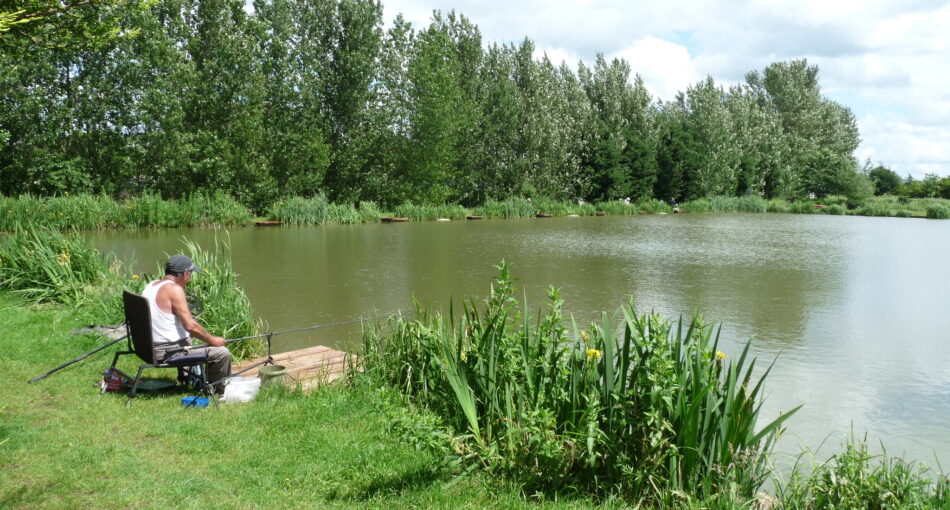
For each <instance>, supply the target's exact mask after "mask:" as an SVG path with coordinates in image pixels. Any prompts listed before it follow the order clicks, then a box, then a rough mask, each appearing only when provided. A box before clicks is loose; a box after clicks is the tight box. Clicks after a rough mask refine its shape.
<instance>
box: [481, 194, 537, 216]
mask: <svg viewBox="0 0 950 510" xmlns="http://www.w3.org/2000/svg"><path fill="white" fill-rule="evenodd" d="M537 213H538V211H537V209H536V207H535V204H534V203H532V202H531V200H529V199H526V198H521V197H512V198H509V199H508V200H505V201H499V200H488V201H487V202H485V203H484V204H483V205H481V206H479V207H476V208H474V209H473V210H472V214H476V215H478V216H485V217H487V218H530V217H532V216H534V215H535V214H537Z"/></svg>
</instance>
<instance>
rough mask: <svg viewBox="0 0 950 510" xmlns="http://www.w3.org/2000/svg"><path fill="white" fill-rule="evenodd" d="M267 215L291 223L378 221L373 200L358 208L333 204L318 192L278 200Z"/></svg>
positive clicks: (321, 223)
mask: <svg viewBox="0 0 950 510" xmlns="http://www.w3.org/2000/svg"><path fill="white" fill-rule="evenodd" d="M268 217H269V218H271V219H274V220H277V221H281V222H284V223H288V224H291V225H325V224H328V223H344V224H346V223H363V222H366V221H379V208H378V207H377V206H376V203H375V202H364V204H362V206H361V207H360V208H359V209H357V208H356V207H353V206H352V205H349V204H334V203H331V202H330V201H329V200H327V197H326V196H325V195H323V194H320V195H317V196H315V197H310V198H305V197H291V198H288V199H287V200H282V201H279V202H277V203H275V204H274V205H273V206H272V207H271V209H270V213H269V216H268Z"/></svg>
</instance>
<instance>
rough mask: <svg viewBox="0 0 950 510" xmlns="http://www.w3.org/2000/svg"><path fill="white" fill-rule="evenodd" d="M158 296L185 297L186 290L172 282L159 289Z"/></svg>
mask: <svg viewBox="0 0 950 510" xmlns="http://www.w3.org/2000/svg"><path fill="white" fill-rule="evenodd" d="M158 294H159V295H164V296H177V295H182V296H184V295H185V289H183V288H181V286H180V285H178V284H176V283H175V282H170V284H168V283H167V284H165V285H162V286H161V287H159V289H158Z"/></svg>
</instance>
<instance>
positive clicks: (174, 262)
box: [165, 253, 201, 274]
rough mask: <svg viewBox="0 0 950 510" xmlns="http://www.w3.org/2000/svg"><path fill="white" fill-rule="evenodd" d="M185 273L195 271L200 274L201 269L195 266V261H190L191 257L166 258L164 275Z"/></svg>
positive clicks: (176, 256)
mask: <svg viewBox="0 0 950 510" xmlns="http://www.w3.org/2000/svg"><path fill="white" fill-rule="evenodd" d="M185 271H196V272H199V273H200V272H201V268H200V267H198V266H196V265H195V261H193V260H191V257H189V256H187V255H182V254H180V253H179V254H178V255H172V256H171V257H168V262H166V263H165V272H166V273H175V274H181V273H184V272H185Z"/></svg>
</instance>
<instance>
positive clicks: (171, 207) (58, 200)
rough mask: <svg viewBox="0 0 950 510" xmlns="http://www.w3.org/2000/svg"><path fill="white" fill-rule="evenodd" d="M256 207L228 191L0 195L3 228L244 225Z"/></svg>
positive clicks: (83, 228) (2, 229) (7, 230)
mask: <svg viewBox="0 0 950 510" xmlns="http://www.w3.org/2000/svg"><path fill="white" fill-rule="evenodd" d="M250 220H251V212H250V210H248V209H247V208H246V207H244V206H243V205H241V204H240V203H238V202H237V201H236V200H234V199H233V198H231V197H230V196H228V195H227V194H225V193H222V192H215V193H210V194H208V193H195V194H193V195H191V196H189V197H187V198H184V199H181V200H163V199H162V198H161V197H160V196H158V195H155V194H145V195H141V196H138V197H132V198H128V199H125V200H121V201H117V200H113V199H112V198H110V197H108V196H105V195H90V194H79V195H66V196H53V197H37V196H33V195H20V196H18V197H0V231H6V232H12V231H13V230H14V228H16V226H17V225H27V224H30V225H38V226H44V227H50V228H54V229H59V230H68V229H72V230H94V229H106V228H152V227H191V226H197V225H244V224H247V223H249V222H250Z"/></svg>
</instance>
